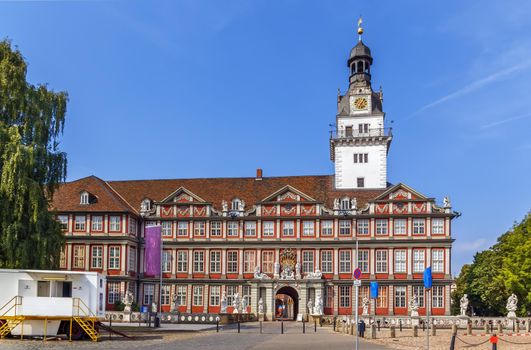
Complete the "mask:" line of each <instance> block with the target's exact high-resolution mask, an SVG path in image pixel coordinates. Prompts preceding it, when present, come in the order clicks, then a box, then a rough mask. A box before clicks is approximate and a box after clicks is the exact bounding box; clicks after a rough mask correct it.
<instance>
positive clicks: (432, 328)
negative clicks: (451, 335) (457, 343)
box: [431, 323, 437, 337]
mask: <svg viewBox="0 0 531 350" xmlns="http://www.w3.org/2000/svg"><path fill="white" fill-rule="evenodd" d="M436 329H437V327H435V323H433V324H432V325H431V335H433V336H434V337H435V336H436V335H437V330H436Z"/></svg>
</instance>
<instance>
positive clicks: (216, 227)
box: [210, 221, 222, 237]
mask: <svg viewBox="0 0 531 350" xmlns="http://www.w3.org/2000/svg"><path fill="white" fill-rule="evenodd" d="M221 227H222V225H221V221H212V222H210V236H211V237H221Z"/></svg>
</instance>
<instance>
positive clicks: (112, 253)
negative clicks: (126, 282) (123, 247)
mask: <svg viewBox="0 0 531 350" xmlns="http://www.w3.org/2000/svg"><path fill="white" fill-rule="evenodd" d="M119 268H120V247H117V246H111V247H109V269H114V270H117V269H119Z"/></svg>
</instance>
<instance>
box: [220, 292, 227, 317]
mask: <svg viewBox="0 0 531 350" xmlns="http://www.w3.org/2000/svg"><path fill="white" fill-rule="evenodd" d="M221 313H222V314H226V313H227V294H225V292H223V294H221Z"/></svg>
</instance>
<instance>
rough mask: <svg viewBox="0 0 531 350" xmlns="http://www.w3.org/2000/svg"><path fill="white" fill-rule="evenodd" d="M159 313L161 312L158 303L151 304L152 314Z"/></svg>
mask: <svg viewBox="0 0 531 350" xmlns="http://www.w3.org/2000/svg"><path fill="white" fill-rule="evenodd" d="M158 311H159V308H158V307H157V303H156V302H152V303H151V312H153V313H157V312H158Z"/></svg>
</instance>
